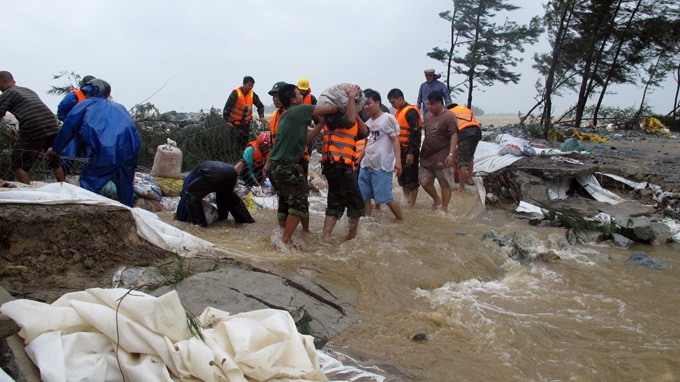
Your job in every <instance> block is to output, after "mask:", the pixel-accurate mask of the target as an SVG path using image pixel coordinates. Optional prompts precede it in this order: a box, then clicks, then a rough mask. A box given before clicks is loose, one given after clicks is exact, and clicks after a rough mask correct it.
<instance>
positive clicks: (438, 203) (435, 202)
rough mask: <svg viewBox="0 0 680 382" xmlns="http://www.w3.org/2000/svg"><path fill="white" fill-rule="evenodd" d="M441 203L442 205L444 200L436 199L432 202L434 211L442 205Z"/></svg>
mask: <svg viewBox="0 0 680 382" xmlns="http://www.w3.org/2000/svg"><path fill="white" fill-rule="evenodd" d="M441 205H442V201H441V200H436V201H434V202H432V211H436V210H437V207H439V206H441Z"/></svg>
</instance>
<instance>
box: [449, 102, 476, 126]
mask: <svg viewBox="0 0 680 382" xmlns="http://www.w3.org/2000/svg"><path fill="white" fill-rule="evenodd" d="M451 112H452V113H453V114H454V115H455V116H456V119H458V131H461V130H463V129H466V128H468V127H479V122H477V119H476V118H475V116H474V115H472V110H470V109H468V108H467V107H465V106H460V105H458V106H456V107H454V108H453V109H451Z"/></svg>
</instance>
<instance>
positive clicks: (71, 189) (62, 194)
mask: <svg viewBox="0 0 680 382" xmlns="http://www.w3.org/2000/svg"><path fill="white" fill-rule="evenodd" d="M2 203H15V204H101V205H113V206H119V207H122V208H127V209H129V210H130V211H131V212H132V216H133V217H134V218H135V222H136V225H137V234H138V235H139V236H141V237H142V238H144V239H145V240H147V241H149V242H151V243H153V244H155V245H157V246H159V247H161V248H163V249H166V250H168V251H172V252H175V253H177V254H179V255H180V256H184V257H191V256H194V255H197V254H200V253H205V252H207V251H210V250H214V249H215V248H216V247H215V245H214V244H212V243H210V242H209V241H206V240H203V239H200V238H198V237H196V236H193V235H191V234H189V233H186V232H184V231H182V230H180V229H177V228H175V227H173V226H171V225H170V224H167V223H165V222H164V221H162V220H160V218H158V216H156V215H155V214H154V213H152V212H149V211H147V210H144V209H141V208H130V207H128V206H126V205H123V204H121V203H119V202H117V201H115V200H112V199H109V198H106V197H104V196H101V195H98V194H95V193H93V192H90V191H88V190H85V189H83V188H80V187H78V186H74V185H72V184H69V183H48V184H46V185H44V186H41V187H37V188H32V187H31V188H12V189H4V190H2V191H1V192H0V204H2Z"/></svg>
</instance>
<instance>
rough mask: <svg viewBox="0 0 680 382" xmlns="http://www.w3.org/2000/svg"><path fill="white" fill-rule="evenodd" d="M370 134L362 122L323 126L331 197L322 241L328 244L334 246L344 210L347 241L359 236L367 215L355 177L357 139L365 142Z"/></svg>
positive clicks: (328, 202) (327, 205)
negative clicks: (335, 233) (360, 224)
mask: <svg viewBox="0 0 680 382" xmlns="http://www.w3.org/2000/svg"><path fill="white" fill-rule="evenodd" d="M357 119H359V118H357ZM367 135H368V130H367V129H366V125H365V124H363V123H362V124H361V125H359V121H357V122H355V123H354V125H353V126H352V127H350V128H344V127H333V126H329V125H328V124H326V125H325V126H324V133H323V145H322V149H321V152H322V154H321V164H322V165H323V175H324V176H325V177H326V181H327V182H328V197H327V199H326V218H325V219H324V223H323V236H322V240H323V241H325V242H326V243H333V239H332V234H333V229H334V228H335V224H336V223H337V221H338V219H340V218H341V217H342V215H343V214H344V213H345V209H346V210H347V218H348V220H349V224H348V225H349V232H348V233H347V236H346V237H345V240H352V239H354V238H355V237H356V236H357V230H358V228H359V219H360V218H361V217H362V216H364V214H365V206H364V199H363V197H362V195H361V190H360V189H359V184H358V182H357V177H356V175H355V174H354V167H355V156H356V150H357V140H361V139H364V138H365V137H366V136H367Z"/></svg>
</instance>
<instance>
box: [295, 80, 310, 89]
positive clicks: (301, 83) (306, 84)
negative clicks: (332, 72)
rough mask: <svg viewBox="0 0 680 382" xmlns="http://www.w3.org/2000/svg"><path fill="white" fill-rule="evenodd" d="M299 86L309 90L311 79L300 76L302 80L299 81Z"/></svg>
mask: <svg viewBox="0 0 680 382" xmlns="http://www.w3.org/2000/svg"><path fill="white" fill-rule="evenodd" d="M297 87H298V89H300V90H309V80H308V79H306V78H304V77H303V78H300V81H298V83H297Z"/></svg>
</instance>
